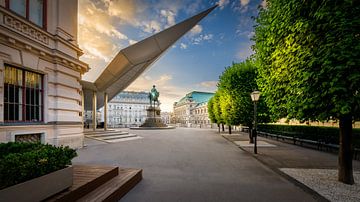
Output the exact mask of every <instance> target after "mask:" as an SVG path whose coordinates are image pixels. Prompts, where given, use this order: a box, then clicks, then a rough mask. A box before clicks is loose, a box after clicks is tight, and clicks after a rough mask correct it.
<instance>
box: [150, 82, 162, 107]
mask: <svg viewBox="0 0 360 202" xmlns="http://www.w3.org/2000/svg"><path fill="white" fill-rule="evenodd" d="M159 95H160V93H159V92H158V91H157V90H156V88H155V85H153V88H152V89H151V91H150V93H149V99H150V106H152V104H153V103H154V107H155V102H157V105H158V106H159V105H160V103H159V99H158V98H159Z"/></svg>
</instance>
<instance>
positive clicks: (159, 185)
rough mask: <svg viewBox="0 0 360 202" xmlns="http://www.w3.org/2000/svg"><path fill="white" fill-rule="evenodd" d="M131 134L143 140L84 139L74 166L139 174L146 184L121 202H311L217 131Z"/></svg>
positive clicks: (299, 189) (131, 192)
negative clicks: (126, 169)
mask: <svg viewBox="0 0 360 202" xmlns="http://www.w3.org/2000/svg"><path fill="white" fill-rule="evenodd" d="M130 132H131V133H136V134H137V135H139V136H141V137H143V138H141V139H137V140H130V141H124V142H118V143H112V144H106V143H103V142H98V141H96V140H90V139H87V144H88V146H87V147H86V148H84V149H81V150H78V155H79V156H78V157H77V158H75V159H74V160H73V163H74V164H98V165H99V164H102V165H104V164H105V165H116V166H121V167H133V168H142V169H143V176H144V179H143V180H142V181H141V182H140V183H139V184H138V185H137V186H136V187H135V188H134V189H132V190H131V191H130V192H129V193H128V194H127V195H126V196H125V197H124V198H123V199H122V201H131V202H133V201H315V199H314V198H313V196H312V195H311V194H308V193H307V192H305V191H303V190H302V189H301V188H299V187H298V186H295V185H294V184H293V183H291V182H289V181H288V180H286V179H285V178H284V177H282V176H280V175H279V174H277V173H276V172H274V171H273V170H271V169H269V168H268V167H266V166H264V165H263V164H261V163H260V162H259V161H258V160H256V159H255V158H254V157H253V156H252V155H250V154H249V153H248V152H246V151H243V150H241V149H239V148H238V147H237V146H236V145H235V144H233V143H231V142H229V141H227V140H226V139H224V138H223V137H222V136H221V135H219V134H218V133H217V130H215V129H214V130H207V129H187V128H177V129H174V130H149V131H130Z"/></svg>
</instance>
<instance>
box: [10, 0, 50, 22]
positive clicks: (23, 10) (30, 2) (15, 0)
mask: <svg viewBox="0 0 360 202" xmlns="http://www.w3.org/2000/svg"><path fill="white" fill-rule="evenodd" d="M46 2H47V0H6V7H7V8H8V9H10V10H12V11H14V12H15V13H17V14H19V15H21V16H22V17H24V18H26V19H28V20H29V21H30V22H32V23H34V24H36V25H38V26H40V27H43V28H46Z"/></svg>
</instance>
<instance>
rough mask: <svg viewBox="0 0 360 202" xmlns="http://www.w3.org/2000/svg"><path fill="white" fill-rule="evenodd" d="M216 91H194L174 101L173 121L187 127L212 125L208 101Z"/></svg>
mask: <svg viewBox="0 0 360 202" xmlns="http://www.w3.org/2000/svg"><path fill="white" fill-rule="evenodd" d="M212 96H214V93H208V92H198V91H193V92H191V93H188V94H186V96H185V97H183V98H181V99H180V101H179V102H175V103H174V106H173V107H174V117H173V119H172V120H173V122H174V123H176V124H177V125H179V126H185V127H210V126H211V122H210V119H209V115H208V111H207V102H208V101H209V99H210V98H211V97H212Z"/></svg>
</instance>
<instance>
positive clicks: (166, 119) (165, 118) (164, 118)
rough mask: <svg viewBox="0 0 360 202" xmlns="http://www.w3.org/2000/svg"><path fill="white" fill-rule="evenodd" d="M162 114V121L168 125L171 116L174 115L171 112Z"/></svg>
mask: <svg viewBox="0 0 360 202" xmlns="http://www.w3.org/2000/svg"><path fill="white" fill-rule="evenodd" d="M160 115H161V121H162V122H163V123H164V124H166V125H168V124H171V116H172V113H171V112H161V113H160Z"/></svg>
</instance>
